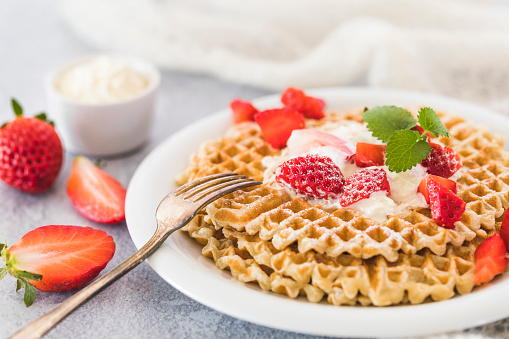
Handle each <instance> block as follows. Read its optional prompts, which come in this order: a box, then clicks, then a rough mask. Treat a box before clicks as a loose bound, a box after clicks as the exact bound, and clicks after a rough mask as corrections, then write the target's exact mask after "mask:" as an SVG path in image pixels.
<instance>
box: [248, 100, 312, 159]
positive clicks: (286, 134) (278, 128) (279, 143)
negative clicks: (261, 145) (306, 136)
mask: <svg viewBox="0 0 509 339" xmlns="http://www.w3.org/2000/svg"><path fill="white" fill-rule="evenodd" d="M254 119H255V121H256V123H257V124H258V126H260V129H261V130H262V135H263V137H264V138H265V140H267V142H268V143H269V144H270V145H271V146H272V147H274V148H278V149H281V148H284V147H285V146H286V141H287V140H288V138H290V135H291V134H292V131H294V130H296V129H301V128H304V127H305V124H306V122H305V120H304V116H303V115H302V114H301V113H299V112H297V111H295V110H293V109H289V108H276V109H269V110H265V111H261V112H259V113H257V114H256V115H255V117H254Z"/></svg>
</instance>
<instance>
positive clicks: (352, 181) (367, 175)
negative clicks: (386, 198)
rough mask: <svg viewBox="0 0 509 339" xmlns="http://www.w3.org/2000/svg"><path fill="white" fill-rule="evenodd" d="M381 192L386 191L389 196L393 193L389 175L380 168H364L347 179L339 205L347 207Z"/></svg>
mask: <svg viewBox="0 0 509 339" xmlns="http://www.w3.org/2000/svg"><path fill="white" fill-rule="evenodd" d="M379 191H386V192H387V195H389V194H390V193H391V186H390V184H389V180H388V179H387V173H385V171H384V170H383V169H382V168H380V167H368V168H364V169H362V170H360V171H357V172H355V173H354V174H352V175H351V176H349V177H348V178H347V179H346V183H345V187H344V189H343V195H342V196H341V197H339V203H340V204H341V206H343V207H346V206H349V205H351V204H353V203H355V202H357V201H359V200H362V199H367V198H369V197H370V195H371V194H372V193H375V192H379Z"/></svg>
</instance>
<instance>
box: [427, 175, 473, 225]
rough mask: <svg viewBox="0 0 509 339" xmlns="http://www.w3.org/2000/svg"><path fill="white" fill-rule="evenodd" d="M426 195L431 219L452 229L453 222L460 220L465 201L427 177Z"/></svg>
mask: <svg viewBox="0 0 509 339" xmlns="http://www.w3.org/2000/svg"><path fill="white" fill-rule="evenodd" d="M428 196H429V204H430V208H431V217H432V218H433V220H435V221H436V223H437V224H439V225H440V226H443V227H445V228H449V229H454V227H455V226H454V223H455V222H456V221H460V220H461V215H462V214H463V212H465V206H466V204H465V202H464V201H463V200H462V199H461V198H460V197H458V196H457V195H456V194H454V193H453V192H452V191H451V190H449V189H448V188H446V187H444V186H442V185H440V184H439V183H438V182H436V181H435V180H433V179H428Z"/></svg>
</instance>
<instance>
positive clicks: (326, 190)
mask: <svg viewBox="0 0 509 339" xmlns="http://www.w3.org/2000/svg"><path fill="white" fill-rule="evenodd" d="M276 181H277V182H279V183H281V184H285V185H288V186H290V187H291V188H293V189H294V190H296V191H297V192H299V193H301V194H305V195H308V196H311V197H316V198H322V199H333V198H337V197H338V195H339V194H340V193H341V192H342V191H343V185H344V184H345V178H344V177H343V173H341V170H340V169H339V167H338V166H336V164H334V163H333V162H332V160H331V159H330V158H329V157H324V156H319V155H315V154H308V155H306V156H303V157H297V158H292V159H290V160H288V161H285V162H284V163H283V164H282V165H281V166H279V167H278V168H277V169H276Z"/></svg>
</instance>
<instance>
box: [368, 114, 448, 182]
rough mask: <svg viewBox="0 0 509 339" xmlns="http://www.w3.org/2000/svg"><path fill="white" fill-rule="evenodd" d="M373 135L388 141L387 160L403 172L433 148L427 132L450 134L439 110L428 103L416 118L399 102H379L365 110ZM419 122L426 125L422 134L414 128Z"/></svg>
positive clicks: (391, 169) (393, 169) (398, 170)
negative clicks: (378, 104)
mask: <svg viewBox="0 0 509 339" xmlns="http://www.w3.org/2000/svg"><path fill="white" fill-rule="evenodd" d="M362 118H363V119H364V122H366V123H367V127H368V129H369V130H370V131H371V133H372V134H373V136H374V137H375V138H377V139H379V140H381V141H383V142H385V143H387V149H386V154H385V164H386V165H387V167H389V170H390V171H393V172H403V171H406V170H409V169H411V168H412V167H414V166H415V165H417V164H418V163H421V162H422V161H423V160H424V159H426V157H427V156H428V154H429V152H430V151H431V145H430V144H429V142H428V138H427V135H426V132H429V133H431V134H432V135H433V136H435V137H439V136H444V137H448V136H450V133H449V131H448V130H447V128H446V127H445V126H444V124H442V122H441V121H440V118H439V117H438V115H437V113H436V112H435V111H434V110H433V109H432V108H429V107H423V108H421V109H420V110H419V113H418V115H417V120H415V118H414V117H413V115H412V113H410V112H409V111H407V110H406V109H403V108H401V107H396V106H377V107H374V108H372V109H369V110H367V111H365V112H364V113H362ZM417 123H419V125H420V126H421V127H422V129H424V133H422V135H421V134H420V133H419V132H418V131H412V130H411V128H413V127H415V126H417Z"/></svg>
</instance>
